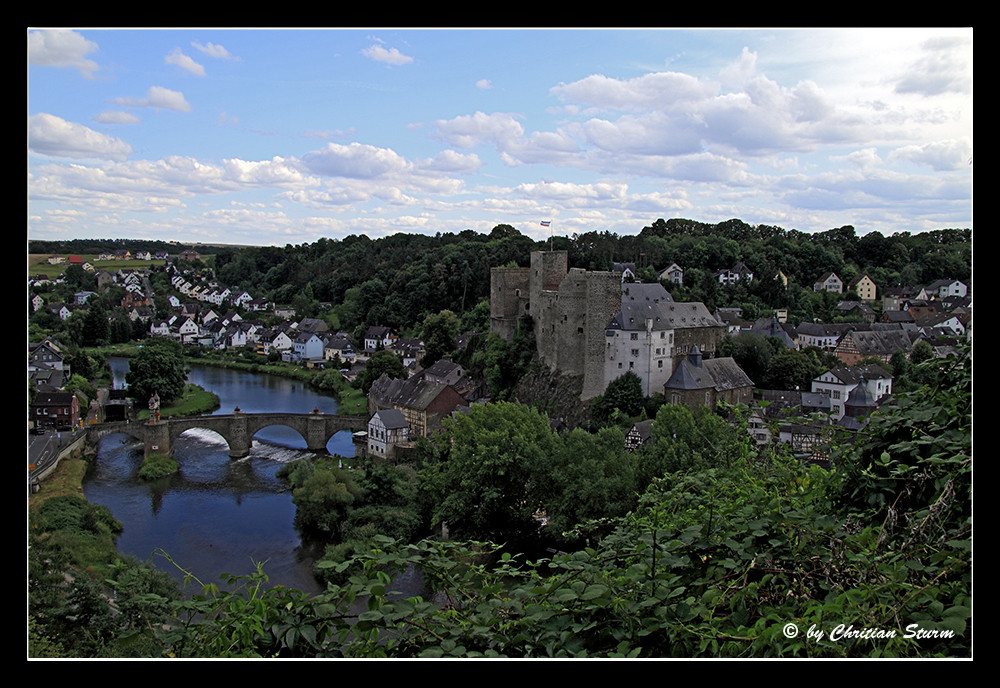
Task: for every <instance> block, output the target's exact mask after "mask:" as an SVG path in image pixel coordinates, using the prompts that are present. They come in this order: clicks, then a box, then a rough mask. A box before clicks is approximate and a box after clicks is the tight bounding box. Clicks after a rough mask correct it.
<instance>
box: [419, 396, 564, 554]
mask: <svg viewBox="0 0 1000 688" xmlns="http://www.w3.org/2000/svg"><path fill="white" fill-rule="evenodd" d="M435 444H436V447H437V449H438V451H439V457H440V458H439V460H437V461H435V462H434V463H433V464H431V465H426V466H425V468H424V469H423V470H422V471H421V480H422V482H423V489H425V490H427V491H428V492H429V493H430V494H431V495H432V496H433V497H432V500H433V501H434V506H433V521H434V524H435V525H437V524H440V523H442V522H443V523H444V524H446V525H447V527H448V530H449V533H450V534H452V536H454V537H458V538H468V539H473V540H490V541H493V542H519V541H523V540H524V539H526V538H529V537H530V536H532V535H534V534H535V533H536V532H537V530H538V523H537V522H536V521H535V520H534V517H533V516H534V513H535V512H536V510H537V509H538V507H539V506H540V505H541V498H540V495H539V490H538V483H539V480H540V479H539V475H538V472H539V471H540V470H541V468H542V467H544V466H545V465H546V464H547V462H548V459H547V457H549V456H550V455H551V454H552V451H553V449H554V448H555V435H554V433H553V432H552V430H551V428H550V427H549V421H548V419H547V418H546V417H545V416H544V415H542V414H541V413H539V412H538V411H536V410H535V409H533V408H531V407H530V406H526V405H524V404H520V403H516V402H506V401H501V402H496V403H492V404H485V405H475V406H472V407H471V408H470V409H469V411H468V412H467V413H462V414H459V415H457V416H455V417H454V418H453V419H446V420H445V421H444V423H443V431H442V432H441V433H440V434H439V435H438V436H437V437H436V438H435Z"/></svg>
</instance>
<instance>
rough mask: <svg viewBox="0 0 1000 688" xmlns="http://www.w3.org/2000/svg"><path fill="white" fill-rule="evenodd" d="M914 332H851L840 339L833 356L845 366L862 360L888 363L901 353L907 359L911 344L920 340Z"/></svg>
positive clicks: (856, 330) (900, 330)
mask: <svg viewBox="0 0 1000 688" xmlns="http://www.w3.org/2000/svg"><path fill="white" fill-rule="evenodd" d="M920 336H921V335H920V333H919V332H916V331H914V330H904V329H893V330H864V331H863V330H860V329H855V330H851V331H849V332H847V333H845V334H844V336H843V337H841V339H840V341H839V342H838V343H837V348H836V349H834V350H833V353H834V355H835V356H836V357H837V358H839V359H840V360H841V361H843V362H844V364H845V365H849V366H851V365H854V364H856V363H857V362H858V361H860V360H861V359H862V358H872V357H873V358H878V359H879V360H881V361H883V362H885V363H888V362H889V361H890V359H891V358H892V355H893V354H894V353H896V352H897V351H902V352H903V353H904V354H906V356H907V357H909V355H910V352H911V351H912V350H913V344H914V343H915V342H916V340H917V339H919V338H920Z"/></svg>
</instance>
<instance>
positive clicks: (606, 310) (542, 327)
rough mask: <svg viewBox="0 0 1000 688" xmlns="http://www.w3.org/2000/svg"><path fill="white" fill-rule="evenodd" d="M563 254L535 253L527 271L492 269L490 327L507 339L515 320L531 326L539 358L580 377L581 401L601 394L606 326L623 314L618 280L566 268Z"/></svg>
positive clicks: (607, 274)
mask: <svg viewBox="0 0 1000 688" xmlns="http://www.w3.org/2000/svg"><path fill="white" fill-rule="evenodd" d="M568 266H569V256H568V254H567V252H566V251H535V252H533V253H532V254H531V267H530V268H493V269H492V270H491V274H490V282H491V284H490V327H491V330H492V331H493V332H496V333H497V334H498V335H500V336H501V337H504V338H505V339H506V340H507V341H510V340H511V339H512V338H513V335H514V330H515V328H516V326H517V320H518V318H520V316H521V315H524V314H528V315H531V317H532V318H533V320H534V323H535V341H536V345H537V348H538V357H539V359H540V360H541V361H542V362H543V363H545V364H546V365H548V366H549V368H550V369H552V370H554V371H558V372H561V373H568V374H571V375H579V376H582V377H583V393H582V394H581V398H583V399H590V398H593V397H595V396H597V395H598V394H603V393H604V388H605V379H604V349H605V327H606V325H607V324H608V322H610V320H611V319H612V318H613V317H614V315H615V313H617V312H618V311H619V310H621V276H620V275H618V274H617V273H614V272H587V271H584V270H581V269H578V268H574V269H572V270H570V269H569V267H568Z"/></svg>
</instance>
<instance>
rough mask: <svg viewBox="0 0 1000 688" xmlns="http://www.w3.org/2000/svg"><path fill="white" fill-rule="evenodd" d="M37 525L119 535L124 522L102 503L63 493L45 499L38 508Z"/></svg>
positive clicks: (45, 529)
mask: <svg viewBox="0 0 1000 688" xmlns="http://www.w3.org/2000/svg"><path fill="white" fill-rule="evenodd" d="M34 525H35V527H36V528H37V529H39V530H41V531H53V530H81V531H87V532H90V533H93V534H95V535H115V536H117V535H119V534H120V533H121V532H122V524H121V522H120V521H118V520H117V519H115V517H114V516H113V515H112V514H111V510H110V509H108V507H106V506H104V505H102V504H90V503H89V502H87V500H85V499H84V498H83V497H79V496H76V495H62V496H59V497H53V498H51V499H48V500H46V501H45V503H44V504H42V506H41V507H39V509H38V514H37V517H36V521H35V523H34Z"/></svg>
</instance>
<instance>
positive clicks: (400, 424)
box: [367, 409, 409, 459]
mask: <svg viewBox="0 0 1000 688" xmlns="http://www.w3.org/2000/svg"><path fill="white" fill-rule="evenodd" d="M408 432H409V424H408V423H407V422H406V418H404V417H403V413H402V412H401V411H399V410H397V409H383V410H381V411H376V412H375V413H374V414H373V415H372V417H371V419H369V421H368V438H367V439H368V453H369V454H371V455H372V456H375V457H377V458H381V459H391V458H393V456H394V455H395V453H396V449H397V447H398V446H399V445H401V444H403V443H405V442H406V441H407V440H408V439H409V436H408Z"/></svg>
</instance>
